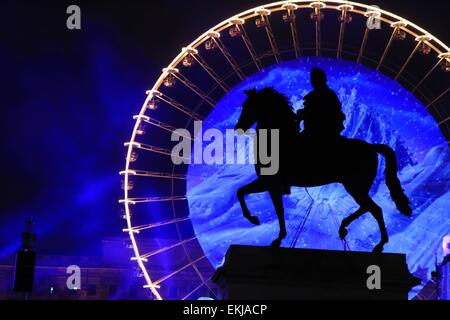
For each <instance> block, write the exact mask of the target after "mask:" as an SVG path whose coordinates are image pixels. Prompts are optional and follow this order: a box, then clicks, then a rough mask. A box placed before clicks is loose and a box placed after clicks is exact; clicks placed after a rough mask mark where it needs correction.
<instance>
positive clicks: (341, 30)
mask: <svg viewBox="0 0 450 320" xmlns="http://www.w3.org/2000/svg"><path fill="white" fill-rule="evenodd" d="M337 8H338V10H340V11H341V16H340V20H341V24H340V27H339V40H338V49H337V53H336V57H337V58H341V54H342V48H343V46H344V32H345V26H346V24H347V23H348V21H349V20H348V19H349V15H348V11H351V10H353V6H351V5H347V4H343V5H340V6H338V7H337Z"/></svg>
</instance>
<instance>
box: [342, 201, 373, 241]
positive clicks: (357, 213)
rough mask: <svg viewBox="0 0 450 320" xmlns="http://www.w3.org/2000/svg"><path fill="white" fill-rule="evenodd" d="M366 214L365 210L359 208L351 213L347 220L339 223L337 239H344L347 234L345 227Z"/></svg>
mask: <svg viewBox="0 0 450 320" xmlns="http://www.w3.org/2000/svg"><path fill="white" fill-rule="evenodd" d="M366 212H367V209H364V208H363V207H360V208H359V209H358V210H356V211H355V212H353V213H352V214H351V215H349V216H348V217H347V218H344V219H343V220H342V222H341V226H340V227H339V238H341V239H344V238H345V237H346V236H347V234H348V230H347V227H348V226H349V225H350V223H352V222H353V221H355V220H356V219H358V218H359V217H361V216H362V215H363V214H364V213H366Z"/></svg>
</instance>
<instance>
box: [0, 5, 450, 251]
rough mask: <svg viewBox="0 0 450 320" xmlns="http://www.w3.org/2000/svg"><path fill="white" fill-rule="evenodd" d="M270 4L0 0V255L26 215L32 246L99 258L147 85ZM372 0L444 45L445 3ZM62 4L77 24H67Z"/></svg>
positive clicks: (117, 224) (115, 217) (113, 222)
mask: <svg viewBox="0 0 450 320" xmlns="http://www.w3.org/2000/svg"><path fill="white" fill-rule="evenodd" d="M268 2H269V1H242V0H241V1H234V0H233V1H231V0H226V1H212V0H211V1H205V0H203V1H199V0H190V1H159V0H158V1H155V0H152V1H131V0H128V1H114V2H113V3H112V1H89V2H85V1H57V2H56V1H55V2H54V3H52V2H48V1H26V2H21V1H6V2H5V1H2V2H1V4H0V63H1V69H0V70H1V76H0V79H1V86H0V88H1V89H0V90H1V91H0V93H1V100H0V101H1V111H2V116H1V117H0V128H1V129H0V130H1V135H0V154H1V157H0V159H1V160H0V161H1V164H0V166H1V168H2V169H1V178H2V181H3V186H2V194H1V197H0V198H1V206H0V259H2V258H5V257H7V256H9V255H11V253H13V252H14V251H15V250H16V249H17V248H18V245H19V243H20V233H21V231H22V229H23V226H24V220H25V217H27V216H31V217H33V218H34V220H35V222H36V232H37V234H38V241H37V250H39V252H40V253H51V254H67V255H70V254H96V253H98V252H99V248H100V240H101V239H103V238H104V237H107V236H118V235H122V232H121V228H122V226H123V225H122V224H123V221H122V220H121V219H120V218H119V212H120V206H119V205H118V203H117V199H119V198H120V197H121V195H122V190H121V189H120V176H119V175H118V172H119V171H120V170H121V169H122V168H123V167H124V164H125V148H124V147H123V142H124V141H126V140H128V139H129V136H130V134H131V130H132V125H133V120H132V115H133V114H136V113H137V112H138V110H139V108H140V106H141V104H142V102H143V100H144V99H145V90H146V89H149V88H150V87H151V86H152V85H153V83H154V82H155V80H156V79H157V77H158V76H159V74H160V71H161V69H162V68H163V67H164V66H166V65H167V64H168V63H169V62H170V61H171V60H172V58H173V57H174V56H175V55H176V54H178V52H179V50H180V48H181V47H182V46H185V45H186V44H188V43H190V42H191V41H192V40H193V39H195V38H196V37H197V36H198V35H199V34H200V33H202V32H204V31H205V30H207V29H208V28H210V27H211V26H213V25H215V24H217V23H218V22H219V21H222V20H223V19H225V18H228V17H230V16H232V15H234V14H236V13H239V12H240V11H243V10H246V9H248V8H251V7H254V6H256V5H262V4H265V3H268ZM370 3H371V4H376V5H379V6H380V7H381V8H383V9H386V10H390V11H392V12H394V13H396V14H398V15H400V16H402V17H405V18H407V19H410V20H413V21H414V22H416V23H417V24H418V25H419V26H421V27H423V28H425V29H426V30H428V31H430V32H431V33H433V34H434V35H435V36H437V37H439V38H440V39H441V40H443V41H444V42H445V43H447V44H448V43H450V41H449V40H450V36H449V32H450V31H449V28H448V17H449V13H450V4H449V2H448V0H446V1H444V0H442V1H427V2H426V3H427V4H429V5H430V9H429V10H426V9H424V8H423V7H422V6H423V3H425V2H423V1H407V0H401V1H399V0H395V1H393V0H391V1H376V0H373V1H370ZM70 4H77V5H79V6H80V7H81V12H82V30H79V31H70V30H68V29H67V28H66V18H67V14H66V8H67V6H69V5H70ZM433 4H435V5H434V6H435V7H434V8H431V6H433Z"/></svg>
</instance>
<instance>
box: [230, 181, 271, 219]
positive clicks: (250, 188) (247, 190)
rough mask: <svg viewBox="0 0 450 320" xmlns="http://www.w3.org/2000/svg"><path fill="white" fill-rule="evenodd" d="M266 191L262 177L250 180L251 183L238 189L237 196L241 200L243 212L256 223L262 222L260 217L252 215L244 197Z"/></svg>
mask: <svg viewBox="0 0 450 320" xmlns="http://www.w3.org/2000/svg"><path fill="white" fill-rule="evenodd" d="M264 191H267V187H266V186H264V184H263V183H262V182H261V180H260V179H256V180H254V181H252V182H250V183H249V184H247V185H245V186H243V187H241V188H239V189H238V191H237V198H238V200H239V203H240V204H241V208H242V213H243V214H244V217H245V218H247V219H248V221H250V222H251V223H253V224H255V225H259V224H260V222H259V219H258V217H257V216H252V215H251V214H250V210H249V209H248V207H247V203H245V199H244V198H245V196H246V195H247V194H252V193H259V192H264Z"/></svg>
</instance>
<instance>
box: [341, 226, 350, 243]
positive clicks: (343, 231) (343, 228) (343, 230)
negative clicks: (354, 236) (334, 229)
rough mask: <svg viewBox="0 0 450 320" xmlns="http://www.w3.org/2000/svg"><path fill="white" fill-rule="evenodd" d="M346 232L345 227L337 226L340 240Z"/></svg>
mask: <svg viewBox="0 0 450 320" xmlns="http://www.w3.org/2000/svg"><path fill="white" fill-rule="evenodd" d="M347 234H348V230H347V228H345V227H344V226H342V225H341V226H340V227H339V238H341V240H344V239H345V237H346V236H347Z"/></svg>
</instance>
